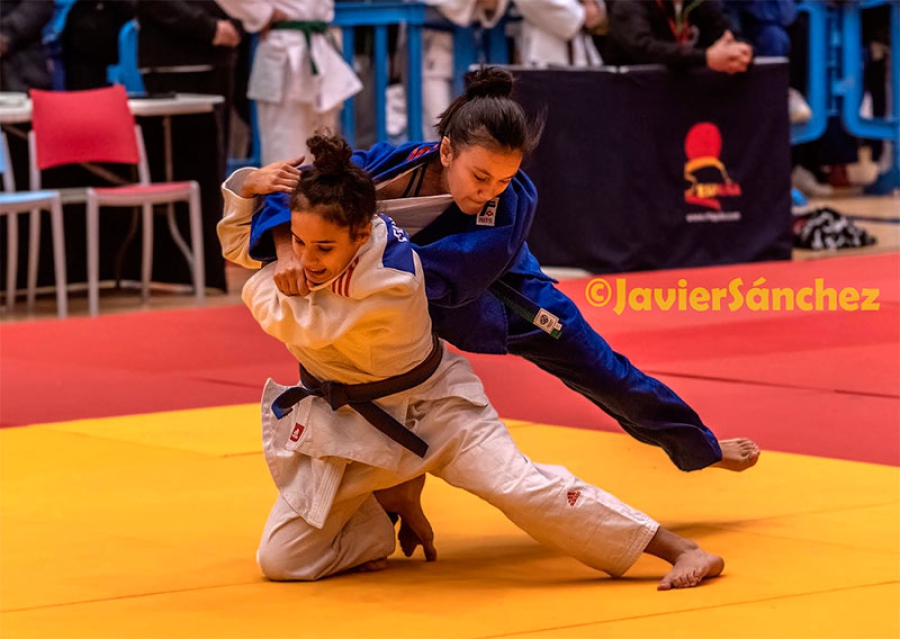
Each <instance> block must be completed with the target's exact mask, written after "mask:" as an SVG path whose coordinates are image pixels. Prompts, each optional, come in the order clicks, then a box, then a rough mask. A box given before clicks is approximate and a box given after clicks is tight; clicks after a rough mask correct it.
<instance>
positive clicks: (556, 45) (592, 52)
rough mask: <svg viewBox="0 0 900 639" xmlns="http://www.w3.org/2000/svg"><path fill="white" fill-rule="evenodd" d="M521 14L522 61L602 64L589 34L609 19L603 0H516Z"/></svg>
mask: <svg viewBox="0 0 900 639" xmlns="http://www.w3.org/2000/svg"><path fill="white" fill-rule="evenodd" d="M514 2H515V6H516V8H517V9H518V10H519V13H521V14H522V31H521V36H520V38H519V40H518V50H519V57H520V60H521V64H523V65H525V66H530V67H547V66H574V67H586V66H597V65H599V64H601V62H602V61H601V59H600V53H599V52H598V51H597V49H596V47H595V46H594V42H593V40H592V39H591V36H590V34H589V32H590V31H593V30H596V29H598V28H599V27H600V25H601V24H602V23H604V22H605V21H606V4H605V3H604V2H603V0H514Z"/></svg>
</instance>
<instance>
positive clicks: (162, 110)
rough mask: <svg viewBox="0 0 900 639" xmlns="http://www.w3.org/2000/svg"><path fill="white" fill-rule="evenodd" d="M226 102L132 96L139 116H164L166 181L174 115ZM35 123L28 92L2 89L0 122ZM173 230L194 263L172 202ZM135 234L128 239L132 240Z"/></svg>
mask: <svg viewBox="0 0 900 639" xmlns="http://www.w3.org/2000/svg"><path fill="white" fill-rule="evenodd" d="M223 102H225V98H224V97H222V96H221V95H206V94H201V93H177V94H175V95H174V96H173V97H166V98H130V99H129V100H128V107H129V108H130V109H131V113H132V114H133V115H135V116H136V117H161V118H162V119H163V120H162V125H163V150H164V151H163V152H164V154H165V172H166V181H167V182H171V181H173V179H174V171H173V162H172V120H171V117H172V116H173V115H194V114H198V113H211V112H212V111H213V109H214V108H215V106H216V105H217V104H222V103H223ZM28 122H31V100H30V99H29V98H28V95H27V94H25V93H11V92H0V125H16V124H26V123H28ZM7 128H8V129H9V130H10V132H12V133H14V134H17V135H19V136H22V137H25V134H24V132H22V131H20V130H17V129H16V128H15V126H8V127H7ZM93 172H95V173H99V174H102V175H103V176H104V177H107V178H114V177H115V176H113V175H112V174H110V173H108V172H106V171H103V170H102V169H100V168H99V167H94V168H93ZM166 217H167V218H168V225H169V230H170V232H171V233H172V238H173V239H174V240H175V244H176V245H178V248H179V249H180V250H181V252H182V253H183V254H184V256H185V259H187V261H188V264H189V266H190V263H191V259H192V258H191V252H190V249H189V248H188V246H187V243H186V242H185V241H184V238H182V237H181V233H180V232H179V231H178V226H177V225H176V224H175V208H174V206H172V205H171V204H170V205H169V206H168V209H167V216H166ZM132 235H133V231H132V233H130V234H129V237H128V238H127V239H126V246H127V243H128V242H129V241H130V240H131V237H132Z"/></svg>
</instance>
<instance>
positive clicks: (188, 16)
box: [135, 0, 242, 289]
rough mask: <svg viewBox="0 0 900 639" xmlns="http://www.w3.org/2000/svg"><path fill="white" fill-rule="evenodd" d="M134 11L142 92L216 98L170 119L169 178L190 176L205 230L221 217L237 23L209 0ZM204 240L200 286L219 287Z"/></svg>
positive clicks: (153, 138) (178, 0) (214, 259)
mask: <svg viewBox="0 0 900 639" xmlns="http://www.w3.org/2000/svg"><path fill="white" fill-rule="evenodd" d="M135 15H136V17H137V19H138V25H139V27H140V28H139V32H138V33H139V35H138V65H139V67H140V70H141V75H142V77H143V80H144V87H145V88H146V90H147V92H148V93H149V94H151V95H153V94H165V93H204V94H211V95H220V96H222V97H223V98H224V104H223V105H221V106H219V107H217V108H216V109H215V111H214V117H210V116H209V115H208V114H206V113H200V114H196V115H182V116H179V117H176V118H172V121H171V123H172V135H171V140H172V145H173V149H172V151H173V153H172V158H173V163H174V166H173V173H174V176H173V177H174V179H176V180H197V182H198V183H199V185H200V199H201V204H202V208H203V218H204V220H205V222H204V226H206V227H207V228H209V227H210V220H218V218H220V217H221V208H222V205H223V203H222V195H221V192H220V189H219V185H220V184H221V183H222V180H223V179H224V178H225V166H226V160H227V157H226V149H227V142H226V141H227V140H228V138H229V128H230V120H231V108H232V98H233V88H234V65H235V60H236V58H237V46H238V44H240V42H241V38H242V34H241V31H240V25H238V24H237V23H233V22H231V21H230V20H229V18H228V15H227V14H226V13H225V12H224V11H222V9H221V8H220V7H219V5H218V4H217V3H216V2H213V1H212V0H137V3H136V5H135ZM151 124H152V125H154V126H155V125H156V124H157V123H156V122H153V123H148V126H150V125H151ZM160 137H161V136H158V135H145V141H146V143H147V146H148V156H149V157H158V158H159V157H163V152H162V149H161V148H159V147H161V142H160ZM153 147H156V149H155V151H154V150H152V148H153ZM152 168H158V165H156V166H155V167H152ZM156 179H160V178H156ZM182 234H183V235H185V233H182ZM205 235H208V234H205ZM160 237H162V236H160ZM207 239H208V240H209V242H207V245H206V246H205V249H206V250H205V251H204V253H205V256H206V272H207V274H208V275H207V284H208V285H209V286H214V287H218V288H223V289H224V288H225V280H224V272H225V271H224V266H223V261H222V260H221V257H220V256H219V255H218V251H217V250H216V245H215V243H216V240H215V237H214V236H213V235H209V236H208V237H207ZM210 242H211V243H210ZM213 278H219V279H218V280H216V281H214V279H213Z"/></svg>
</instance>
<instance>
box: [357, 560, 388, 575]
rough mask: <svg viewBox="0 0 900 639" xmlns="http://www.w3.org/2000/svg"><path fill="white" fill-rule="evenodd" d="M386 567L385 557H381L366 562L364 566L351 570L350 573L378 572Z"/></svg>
mask: <svg viewBox="0 0 900 639" xmlns="http://www.w3.org/2000/svg"><path fill="white" fill-rule="evenodd" d="M387 567H388V562H387V557H382V558H381V559H373V560H372V561H367V562H366V563H364V564H360V565H358V566H357V567H356V568H353V569H352V570H351V572H378V571H379V570H384V569H385V568H387Z"/></svg>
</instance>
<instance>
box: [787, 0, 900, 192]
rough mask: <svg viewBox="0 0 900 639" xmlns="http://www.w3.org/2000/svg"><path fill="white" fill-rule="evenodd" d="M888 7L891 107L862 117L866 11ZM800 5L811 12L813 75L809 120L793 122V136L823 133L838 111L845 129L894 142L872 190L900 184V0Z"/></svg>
mask: <svg viewBox="0 0 900 639" xmlns="http://www.w3.org/2000/svg"><path fill="white" fill-rule="evenodd" d="M878 6H889V7H890V29H891V31H890V40H891V54H890V58H891V70H890V78H891V91H890V93H891V95H892V96H893V99H892V104H891V113H889V114H887V115H886V116H885V117H877V118H863V117H861V116H860V114H859V108H860V104H861V103H862V98H863V83H862V77H863V59H864V50H863V42H862V11H863V10H865V9H870V8H873V7H878ZM797 8H798V10H799V11H802V12H805V13H807V14H808V15H809V80H808V84H807V92H806V96H807V101H808V102H809V106H810V108H811V109H812V112H813V115H812V118H811V119H810V120H809V122H806V123H805V124H802V125H794V126H793V127H792V128H791V142H792V143H793V144H800V143H803V142H810V141H812V140H816V139H818V138H819V137H821V136H822V135H823V134H824V133H825V129H826V128H827V125H828V118H829V117H831V116H840V117H841V119H842V120H843V123H844V125H845V126H846V128H847V131H848V132H849V133H851V134H852V135H855V136H858V137H861V138H870V139H879V140H889V141H890V142H891V143H892V146H893V157H892V159H893V162H892V167H891V169H890V171H889V172H888V173H886V174H884V175H882V176H880V178H879V180H878V182H877V183H876V184H875V185H872V186H871V187H869V189H868V190H870V191H872V192H887V191H890V190H892V189H894V188H898V187H900V0H855V1H848V2H844V3H836V4H832V3H824V2H819V1H816V0H808V1H806V2H802V3H801V4H799V5H798V7H797Z"/></svg>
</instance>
